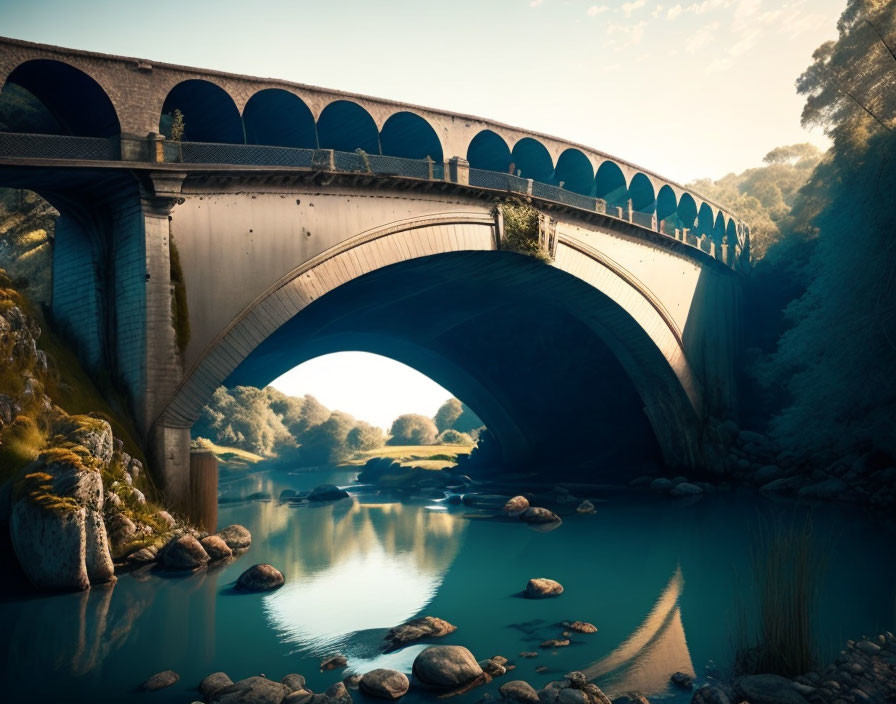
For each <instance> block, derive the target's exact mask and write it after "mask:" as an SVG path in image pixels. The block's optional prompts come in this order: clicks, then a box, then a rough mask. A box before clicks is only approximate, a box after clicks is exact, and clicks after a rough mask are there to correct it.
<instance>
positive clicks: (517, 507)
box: [504, 496, 529, 518]
mask: <svg viewBox="0 0 896 704" xmlns="http://www.w3.org/2000/svg"><path fill="white" fill-rule="evenodd" d="M527 508H529V499H527V498H526V497H525V496H514V497H513V498H512V499H510V501H508V502H507V503H506V504H504V513H506V514H507V515H508V516H510V517H511V518H517V517H519V516H520V515H521V514H522V513H523V512H524V511H525V510H526V509H527Z"/></svg>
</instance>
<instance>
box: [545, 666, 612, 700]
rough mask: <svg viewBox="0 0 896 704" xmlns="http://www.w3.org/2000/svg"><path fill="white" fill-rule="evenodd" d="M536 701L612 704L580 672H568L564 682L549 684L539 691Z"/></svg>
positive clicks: (598, 688)
mask: <svg viewBox="0 0 896 704" xmlns="http://www.w3.org/2000/svg"><path fill="white" fill-rule="evenodd" d="M538 699H539V701H540V702H541V704H612V702H611V701H610V699H609V697H607V695H606V694H604V693H603V691H601V689H600V687H598V686H597V685H596V684H594V683H593V682H589V681H588V678H587V677H586V676H585V674H584V673H582V672H570V673H568V674H567V675H566V679H565V680H560V681H557V682H549V683H548V684H547V686H546V687H545V688H544V689H541V690H539V692H538Z"/></svg>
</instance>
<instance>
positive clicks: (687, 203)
mask: <svg viewBox="0 0 896 704" xmlns="http://www.w3.org/2000/svg"><path fill="white" fill-rule="evenodd" d="M467 161H468V162H469V163H470V168H474V169H483V170H486V171H500V172H503V173H511V174H514V175H516V176H519V177H521V178H530V179H532V180H533V181H539V182H541V183H547V184H551V185H554V186H560V187H562V188H564V189H566V190H569V191H572V192H574V193H578V194H580V195H583V196H590V197H594V198H602V199H603V200H605V201H606V202H607V204H608V205H610V206H616V207H621V206H625V205H627V204H628V202H629V201H631V207H632V210H634V211H637V212H640V213H645V214H650V215H653V214H656V217H657V221H658V222H660V223H665V227H667V228H673V227H677V228H681V229H683V228H687V229H689V230H693V231H695V233H696V235H697V236H698V237H701V236H702V235H707V236H708V237H710V238H712V239H713V240H715V241H716V242H717V243H720V244H721V242H722V241H723V239H724V238H725V237H727V238H728V241H729V242H731V243H734V242H736V241H737V236H738V229H737V224H736V223H735V221H734V219H732V218H728V219H726V218H725V216H724V214H723V213H722V212H719V213H718V214H716V213H714V212H713V209H712V207H711V206H710V205H709V204H707V203H701V204H700V206H699V207H698V206H697V201H696V200H695V199H694V197H693V196H691V195H690V194H689V193H684V194H682V196H681V198H680V199H677V198H676V196H675V191H674V190H673V189H672V187H671V186H669V185H664V186H662V187H661V188H660V190H659V192H657V191H656V190H655V189H654V186H653V182H652V181H651V180H650V178H649V177H648V176H647V175H646V174H643V173H640V172H638V173H636V174H635V175H634V176H633V177H632V178H631V180H630V181H626V178H625V174H624V173H623V171H622V169H621V168H620V166H619V165H618V164H617V163H616V162H614V161H612V160H611V159H607V160H606V161H604V162H602V163H601V164H600V166H599V167H598V168H597V171H596V172H595V170H594V168H593V167H592V165H591V160H590V159H589V158H588V157H587V156H586V155H585V153H584V152H582V151H580V150H578V149H575V148H569V149H567V150H565V151H564V152H563V153H561V154H560V156H559V157H558V158H557V163H556V164H555V163H554V161H553V159H552V158H551V155H550V153H549V152H548V150H547V149H546V148H545V146H544V145H543V144H541V143H540V142H539V141H538V140H536V139H533V138H531V137H524V138H523V139H521V140H519V141H518V142H517V143H516V144H515V145H514V146H513V149H511V148H510V147H509V146H508V144H507V142H505V141H504V139H503V138H502V137H501V136H500V135H498V134H497V133H495V132H492V131H491V130H483V131H481V132H479V134H477V135H476V136H475V137H474V138H473V140H472V141H471V142H470V146H469V148H468V149H467Z"/></svg>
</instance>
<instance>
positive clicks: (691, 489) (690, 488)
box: [669, 482, 703, 496]
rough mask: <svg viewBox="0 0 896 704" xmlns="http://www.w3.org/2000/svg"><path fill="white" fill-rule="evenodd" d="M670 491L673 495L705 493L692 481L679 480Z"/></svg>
mask: <svg viewBox="0 0 896 704" xmlns="http://www.w3.org/2000/svg"><path fill="white" fill-rule="evenodd" d="M669 493H670V494H672V496H697V495H699V494H702V493H703V489H701V488H700V487H699V486H697V485H696V484H691V483H690V482H678V484H676V485H675V486H673V487H672V490H671V491H670V492H669Z"/></svg>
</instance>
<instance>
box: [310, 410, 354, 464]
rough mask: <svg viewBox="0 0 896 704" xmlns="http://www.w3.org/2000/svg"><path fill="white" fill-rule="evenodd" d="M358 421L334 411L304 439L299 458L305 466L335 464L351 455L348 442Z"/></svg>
mask: <svg viewBox="0 0 896 704" xmlns="http://www.w3.org/2000/svg"><path fill="white" fill-rule="evenodd" d="M356 424H357V421H356V420H355V419H354V418H353V417H352V416H350V415H349V414H348V413H343V412H342V411H333V413H331V414H330V416H329V418H327V419H326V420H325V421H324V422H323V423H321V424H320V425H315V426H314V427H313V428H311V429H310V430H309V431H308V432H307V433H305V435H304V437H303V438H302V440H303V442H302V446H301V447H300V448H299V458H300V460H301V462H302V463H303V464H308V465H320V464H333V463H334V462H339V461H341V460H344V459H345V458H346V457H348V456H349V455H350V454H351V451H350V450H349V448H348V446H347V444H346V440H347V439H348V434H349V432H351V430H352V429H353V428H354V427H355V425H356Z"/></svg>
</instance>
